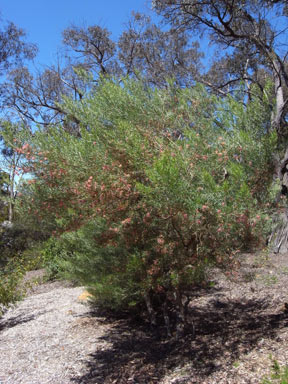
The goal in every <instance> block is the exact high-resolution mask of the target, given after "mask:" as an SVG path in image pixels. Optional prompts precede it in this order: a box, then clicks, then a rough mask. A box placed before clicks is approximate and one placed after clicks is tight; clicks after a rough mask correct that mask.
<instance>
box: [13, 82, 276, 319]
mask: <svg viewBox="0 0 288 384" xmlns="http://www.w3.org/2000/svg"><path fill="white" fill-rule="evenodd" d="M62 108H65V109H66V111H67V114H68V115H69V114H70V115H71V116H74V117H76V118H77V120H78V121H80V122H81V130H80V135H79V136H77V137H76V136H73V135H70V134H69V133H67V132H65V130H63V129H62V127H61V126H59V127H51V128H50V129H49V134H48V135H47V133H46V132H45V134H43V133H41V132H39V133H37V134H35V135H34V137H33V139H31V140H30V142H29V143H28V142H27V143H26V144H24V145H23V146H22V147H19V148H16V150H18V151H20V152H21V153H24V154H25V155H26V158H27V160H29V166H28V167H27V166H26V168H27V172H29V173H30V174H32V175H33V178H31V179H30V180H29V181H28V182H27V183H26V186H25V187H24V188H23V196H22V201H21V204H22V208H21V209H22V211H24V212H26V213H27V212H29V214H30V215H31V217H33V218H34V220H35V221H36V222H37V221H38V222H39V224H40V223H45V225H46V227H47V228H48V227H49V228H50V229H51V230H52V229H53V231H54V232H53V235H54V236H58V237H59V236H61V238H59V241H60V242H61V243H62V245H63V247H64V249H65V250H66V256H65V257H64V264H65V269H66V271H67V273H68V274H69V276H70V277H71V278H73V279H74V280H77V281H79V282H80V283H84V284H87V285H88V287H89V288H90V290H91V292H92V293H93V294H94V297H95V301H96V302H97V303H98V304H100V305H102V306H107V307H110V308H114V309H119V308H124V309H127V308H129V307H134V308H136V307H139V306H141V305H143V304H146V308H147V311H148V313H149V315H150V319H151V322H152V323H155V322H156V318H157V314H158V312H159V310H160V309H161V310H163V314H164V318H165V319H166V324H167V326H168V320H169V313H171V312H174V313H177V316H178V323H182V324H183V323H185V308H186V307H187V304H188V302H189V293H190V292H191V289H192V288H195V286H199V285H201V284H203V283H204V282H205V281H206V280H207V271H209V270H210V268H215V267H220V268H223V269H224V270H225V271H226V272H227V273H231V271H233V268H232V267H233V265H234V264H235V261H236V259H237V257H236V255H237V253H238V252H239V251H240V250H241V249H243V248H247V247H248V246H249V245H250V244H252V243H253V244H257V242H259V241H260V240H261V235H263V236H264V232H265V226H267V223H268V221H267V219H266V216H265V212H266V211H267V206H268V205H269V187H270V183H271V174H272V164H271V161H270V159H271V158H272V156H271V154H272V152H273V151H274V150H275V143H276V140H275V137H274V135H273V134H269V133H268V131H267V129H266V125H267V120H266V115H267V108H266V106H265V102H263V103H259V102H257V101H252V102H251V103H250V104H249V107H247V108H245V107H244V106H243V105H242V104H241V103H238V102H237V101H236V100H234V99H232V98H231V99H226V100H225V101H223V100H218V99H217V98H215V97H212V96H210V95H208V94H207V93H206V92H205V90H204V89H203V88H201V87H199V86H196V87H194V88H191V89H176V88H175V87H173V86H171V87H169V88H168V89H165V90H164V89H162V90H159V89H152V88H148V87H147V86H145V85H143V84H142V83H141V82H135V81H132V80H127V81H125V82H124V83H123V84H121V85H119V84H118V83H116V82H113V81H111V80H103V81H101V82H100V84H99V85H98V86H97V87H96V88H95V90H94V91H93V92H91V94H90V95H89V96H87V97H86V98H85V99H82V100H81V102H78V103H76V102H72V101H71V100H67V101H66V103H65V105H64V106H62Z"/></svg>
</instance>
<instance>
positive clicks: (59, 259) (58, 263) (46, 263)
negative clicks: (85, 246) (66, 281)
mask: <svg viewBox="0 0 288 384" xmlns="http://www.w3.org/2000/svg"><path fill="white" fill-rule="evenodd" d="M39 253H40V255H41V266H42V267H43V268H45V269H46V277H47V278H48V279H49V280H54V279H56V278H60V277H61V275H62V273H63V267H62V263H63V261H64V260H65V258H66V254H67V252H66V249H65V248H64V247H63V245H61V242H60V241H59V240H57V239H56V238H54V237H51V238H50V239H48V240H47V241H46V242H44V243H43V244H42V245H41V249H40V252H39Z"/></svg>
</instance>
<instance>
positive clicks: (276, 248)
mask: <svg viewBox="0 0 288 384" xmlns="http://www.w3.org/2000/svg"><path fill="white" fill-rule="evenodd" d="M277 177H278V178H279V179H280V181H281V191H280V192H279V195H278V197H277V201H276V202H277V203H279V201H280V199H281V198H282V197H285V196H286V199H287V196H288V148H287V149H286V152H285V155H284V158H283V159H282V161H281V162H279V164H278V166H277ZM268 243H269V245H270V246H271V248H272V250H273V252H274V253H286V252H288V208H285V207H284V208H282V210H281V211H280V212H278V213H276V214H275V216H274V218H273V228H272V232H271V235H270V238H269V241H268Z"/></svg>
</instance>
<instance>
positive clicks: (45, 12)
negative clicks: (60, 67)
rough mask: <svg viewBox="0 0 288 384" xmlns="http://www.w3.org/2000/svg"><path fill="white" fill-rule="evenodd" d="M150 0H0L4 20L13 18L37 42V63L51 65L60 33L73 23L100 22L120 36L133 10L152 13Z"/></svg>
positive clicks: (28, 38)
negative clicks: (150, 11)
mask: <svg viewBox="0 0 288 384" xmlns="http://www.w3.org/2000/svg"><path fill="white" fill-rule="evenodd" d="M149 3H150V0H122V1H121V0H106V1H105V0H104V1H103V0H49V1H43V0H42V1H41V0H1V1H0V12H1V17H2V22H3V21H5V20H7V21H13V22H14V23H15V24H16V25H17V26H18V27H21V28H23V29H24V30H25V32H26V33H27V41H29V42H32V43H36V44H37V45H38V48H39V53H38V56H37V59H36V63H39V64H42V65H51V64H53V63H55V61H56V58H57V55H56V53H57V50H59V49H60V47H61V39H62V36H61V33H62V31H63V30H64V29H65V28H66V27H68V26H70V25H71V24H76V25H92V24H99V25H101V26H102V27H106V28H107V29H108V30H110V31H111V32H112V37H113V39H117V37H118V36H119V35H120V33H121V31H122V30H123V29H124V28H125V23H127V21H128V19H129V16H130V14H131V12H132V10H135V11H140V12H145V13H146V14H147V13H149Z"/></svg>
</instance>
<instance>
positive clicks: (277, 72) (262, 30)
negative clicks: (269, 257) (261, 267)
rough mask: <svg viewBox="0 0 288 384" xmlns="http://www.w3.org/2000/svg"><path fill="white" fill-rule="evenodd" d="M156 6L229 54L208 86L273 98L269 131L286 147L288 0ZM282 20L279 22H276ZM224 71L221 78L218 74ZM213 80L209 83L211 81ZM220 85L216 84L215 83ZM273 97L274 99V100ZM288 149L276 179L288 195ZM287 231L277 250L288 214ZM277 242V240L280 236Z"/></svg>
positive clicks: (176, 0)
mask: <svg viewBox="0 0 288 384" xmlns="http://www.w3.org/2000/svg"><path fill="white" fill-rule="evenodd" d="M152 4H153V7H154V9H155V10H157V12H158V13H159V14H161V15H162V16H163V18H164V20H166V22H168V23H170V24H171V25H172V27H174V28H177V29H179V30H184V31H189V32H190V33H191V36H193V35H195V33H207V34H208V36H209V38H210V41H211V43H215V44H217V46H218V47H221V49H224V50H226V52H227V54H226V56H224V57H220V59H219V60H218V62H215V63H214V65H213V66H212V68H211V70H210V71H209V72H208V78H207V79H208V82H207V79H205V78H204V82H205V81H206V84H207V85H209V86H211V87H212V88H213V89H217V91H218V92H220V93H221V94H223V95H225V94H227V92H229V91H231V89H232V90H233V89H234V87H233V85H234V84H235V83H236V82H239V81H242V82H243V83H244V84H245V85H246V91H247V98H246V99H245V98H244V101H249V100H250V98H251V84H253V83H256V84H257V86H258V87H259V89H260V91H261V93H260V94H259V96H260V97H261V98H262V99H263V98H267V97H268V99H270V109H271V115H270V122H271V124H270V126H271V129H274V130H275V131H276V132H277V134H278V140H279V146H280V147H282V148H285V147H286V146H287V143H286V141H287V137H288V124H287V113H288V92H287V87H288V65H287V41H285V32H286V31H287V29H288V25H287V21H288V19H287V17H288V14H287V3H286V1H284V0H282V1H281V0H279V1H268V0H245V1H242V0H241V1H240V0H236V1H235V0H211V1H209V2H207V1H205V0H200V1H198V0H197V1H195V0H187V1H182V0H154V1H153V2H152ZM275 18H277V22H274V23H273V20H274V19H275ZM218 68H220V71H219V72H220V74H219V73H218V74H217V75H216V76H215V72H216V71H217V69H218ZM209 76H210V79H209ZM215 80H216V81H215ZM267 80H270V81H271V82H272V84H273V94H271V95H267V94H265V92H264V88H263V83H264V82H265V81H267ZM271 96H272V97H271ZM287 164H288V150H286V153H285V155H284V158H283V160H282V161H280V160H279V158H277V156H276V159H275V174H277V175H278V178H279V179H280V180H281V182H282V193H283V194H287V191H288V188H287V187H288V183H287V180H286V179H287V167H286V165H287ZM284 227H285V228H284V229H283V228H282V227H281V228H280V233H281V235H280V239H279V238H278V240H277V244H276V246H275V251H276V252H278V251H279V249H280V248H281V247H282V249H283V251H286V250H287V246H288V243H287V241H284V240H285V238H286V234H287V231H288V226H287V215H285V217H284ZM276 237H278V236H276Z"/></svg>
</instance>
